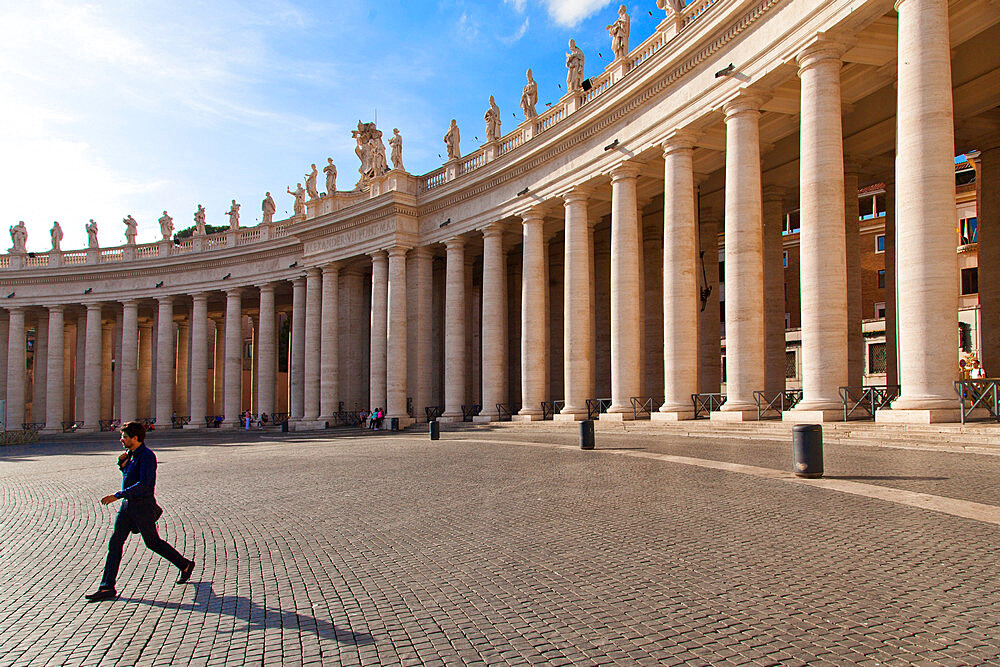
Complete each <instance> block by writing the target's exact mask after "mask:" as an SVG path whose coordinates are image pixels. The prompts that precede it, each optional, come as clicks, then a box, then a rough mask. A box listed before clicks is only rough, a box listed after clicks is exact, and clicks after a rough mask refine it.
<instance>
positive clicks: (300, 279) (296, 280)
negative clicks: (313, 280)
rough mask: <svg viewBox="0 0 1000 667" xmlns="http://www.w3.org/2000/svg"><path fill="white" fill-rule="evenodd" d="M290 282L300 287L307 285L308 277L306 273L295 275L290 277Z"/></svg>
mask: <svg viewBox="0 0 1000 667" xmlns="http://www.w3.org/2000/svg"><path fill="white" fill-rule="evenodd" d="M288 282H290V283H292V286H293V287H298V286H299V285H302V286H305V284H306V277H305V275H304V274H303V275H298V276H293V277H291V278H289V279H288Z"/></svg>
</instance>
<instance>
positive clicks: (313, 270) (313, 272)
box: [306, 266, 322, 278]
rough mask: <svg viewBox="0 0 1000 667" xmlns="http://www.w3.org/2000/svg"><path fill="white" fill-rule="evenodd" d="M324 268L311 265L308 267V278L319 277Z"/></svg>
mask: <svg viewBox="0 0 1000 667" xmlns="http://www.w3.org/2000/svg"><path fill="white" fill-rule="evenodd" d="M320 275H322V270H321V269H320V268H319V267H318V266H310V267H309V268H308V269H306V278H319V277H320Z"/></svg>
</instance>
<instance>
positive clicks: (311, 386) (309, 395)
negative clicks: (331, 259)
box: [302, 267, 323, 425]
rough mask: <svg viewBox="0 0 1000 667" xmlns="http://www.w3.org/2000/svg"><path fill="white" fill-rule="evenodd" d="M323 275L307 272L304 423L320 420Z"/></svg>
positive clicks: (314, 270)
mask: <svg viewBox="0 0 1000 667" xmlns="http://www.w3.org/2000/svg"><path fill="white" fill-rule="evenodd" d="M322 281H323V274H322V273H321V272H320V270H319V268H317V267H313V268H310V269H308V270H307V271H306V333H305V339H306V347H305V371H304V374H305V388H304V389H305V390H304V397H305V400H304V403H303V415H302V419H303V421H307V422H313V425H315V422H316V421H317V420H318V419H319V378H320V358H321V357H320V352H321V350H320V345H321V340H320V333H321V332H320V326H321V325H322V317H321V313H320V309H321V308H322V307H323V282H322Z"/></svg>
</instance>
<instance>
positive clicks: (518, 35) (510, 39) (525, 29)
mask: <svg viewBox="0 0 1000 667" xmlns="http://www.w3.org/2000/svg"><path fill="white" fill-rule="evenodd" d="M528 21H529V19H528V17H527V16H525V17H524V23H522V24H521V27H520V28H518V29H517V31H516V32H515V33H514V34H513V35H508V36H507V37H501V38H500V41H501V42H503V43H504V44H507V45H508V46H509V45H511V44H513V43H514V42H516V41H517V40H519V39H521V38H522V37H524V33H526V32H528Z"/></svg>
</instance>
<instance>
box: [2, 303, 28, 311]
mask: <svg viewBox="0 0 1000 667" xmlns="http://www.w3.org/2000/svg"><path fill="white" fill-rule="evenodd" d="M4 308H6V309H7V312H8V313H23V312H24V310H25V306H19V305H11V306H4Z"/></svg>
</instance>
